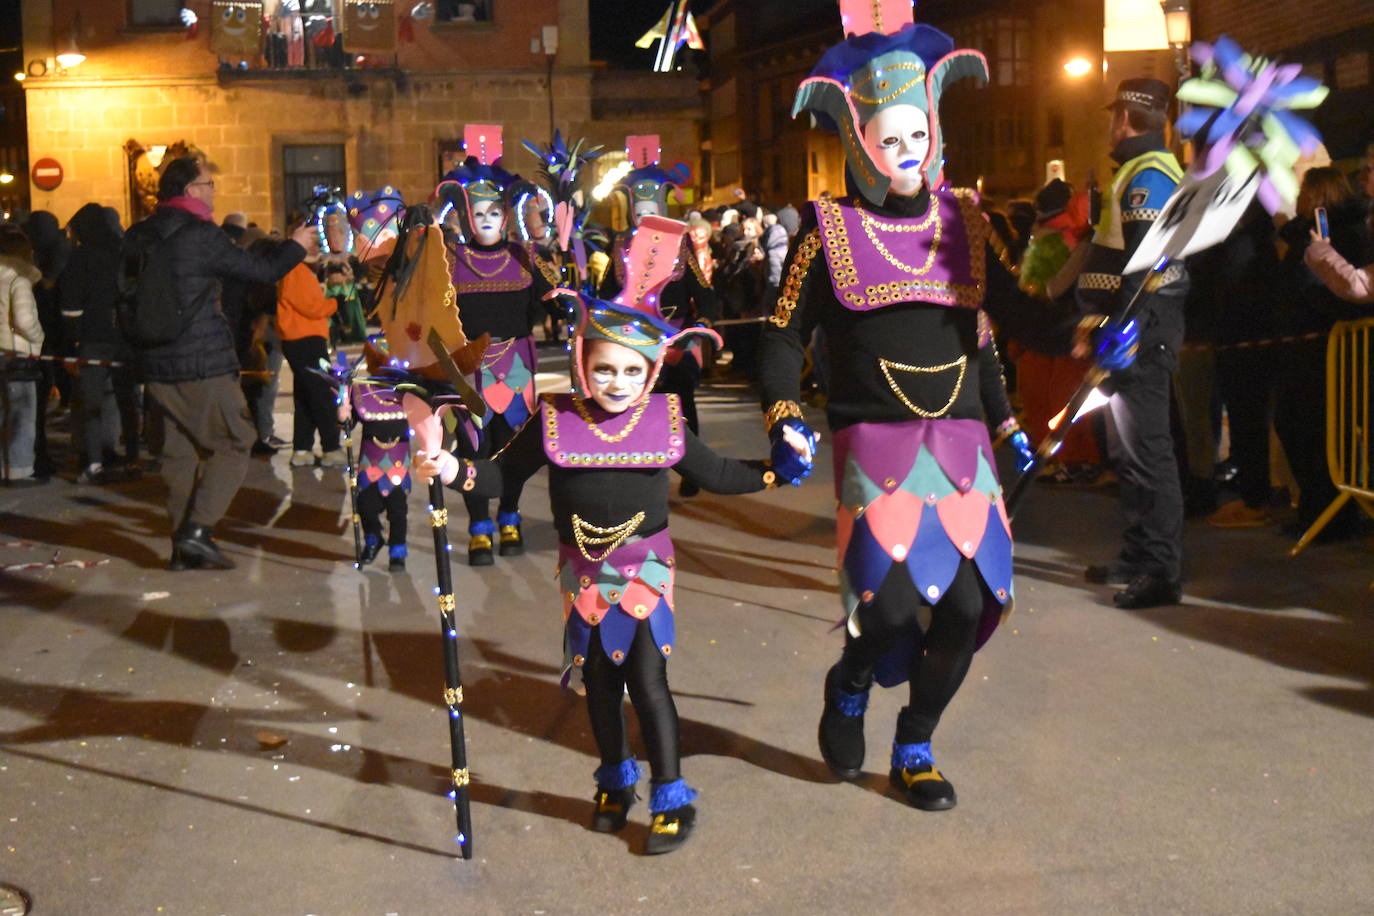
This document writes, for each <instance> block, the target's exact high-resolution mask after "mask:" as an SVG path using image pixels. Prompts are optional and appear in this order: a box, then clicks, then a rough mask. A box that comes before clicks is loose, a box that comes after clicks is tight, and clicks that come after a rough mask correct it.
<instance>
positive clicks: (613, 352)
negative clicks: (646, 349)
mask: <svg viewBox="0 0 1374 916" xmlns="http://www.w3.org/2000/svg"><path fill="white" fill-rule="evenodd" d="M583 359H584V360H585V361H586V366H587V387H588V388H589V389H590V390H589V391H588V394H589V395H590V397H591V399H592V400H593V401H595V402H596V404H597V406H598V407H600V408H601V409H602V410H604V411H606V412H607V413H623V412H624V411H626V410H628V409H629V408H630V406H631V405H633V404H634V403H635V402H637V401H638V400H639V398H640V396H641V395H643V394H644V386H645V385H646V384H647V383H648V381H649V361H648V360H647V359H645V358H644V357H643V356H641V355H640V354H638V353H636V352H635V351H634V350H631V349H630V348H629V347H624V346H621V345H620V344H618V343H613V342H611V341H609V340H594V341H591V342H590V343H589V344H588V345H587V350H586V352H585V353H584V354H583Z"/></svg>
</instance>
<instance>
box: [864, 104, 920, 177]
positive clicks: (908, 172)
mask: <svg viewBox="0 0 1374 916" xmlns="http://www.w3.org/2000/svg"><path fill="white" fill-rule="evenodd" d="M863 133H864V148H865V149H867V150H868V155H869V156H871V157H872V158H873V164H874V165H876V166H877V167H878V171H880V172H882V173H883V174H884V175H886V176H887V177H888V178H890V179H892V184H891V186H890V188H889V190H890V191H891V192H892V193H893V194H902V195H905V196H908V197H909V196H911V195H913V194H915V193H916V192H917V191H919V190H921V185H923V184H925V174H924V173H923V172H922V170H921V166H923V165H924V164H925V161H926V154H927V153H929V152H930V119H929V118H927V117H926V113H925V112H924V111H922V110H921V109H919V108H917V107H916V106H915V105H890V106H888V107H887V108H884V109H882V110H881V111H879V112H878V113H877V114H875V115H874V116H873V117H872V119H871V120H869V122H868V123H867V124H865V125H864V128H863Z"/></svg>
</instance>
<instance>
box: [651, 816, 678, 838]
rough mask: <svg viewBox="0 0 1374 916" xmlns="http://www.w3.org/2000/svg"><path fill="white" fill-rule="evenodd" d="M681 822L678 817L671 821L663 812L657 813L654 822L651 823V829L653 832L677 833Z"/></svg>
mask: <svg viewBox="0 0 1374 916" xmlns="http://www.w3.org/2000/svg"><path fill="white" fill-rule="evenodd" d="M679 824H680V822H679V821H678V819H677V818H673V819H672V820H671V821H669V820H666V819H665V818H664V816H663V815H662V814H655V815H654V822H653V824H651V825H650V827H649V830H650V832H652V833H667V834H673V835H676V834H677V829H678V826H679Z"/></svg>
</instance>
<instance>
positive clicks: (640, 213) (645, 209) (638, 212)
mask: <svg viewBox="0 0 1374 916" xmlns="http://www.w3.org/2000/svg"><path fill="white" fill-rule="evenodd" d="M634 212H635V225H636V226H638V225H639V221H640V220H641V219H643V218H644V217H646V216H658V202H657V201H653V200H637V201H635V211H634Z"/></svg>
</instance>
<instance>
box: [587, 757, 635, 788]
mask: <svg viewBox="0 0 1374 916" xmlns="http://www.w3.org/2000/svg"><path fill="white" fill-rule="evenodd" d="M637 782H639V764H638V763H636V762H635V759H634V758H633V757H626V758H625V759H624V760H622V761H620V763H618V764H615V765H614V766H599V767H597V768H596V787H597V788H598V789H605V790H607V791H612V792H613V791H615V790H616V789H624V788H627V787H628V786H632V785H634V784H635V783H637Z"/></svg>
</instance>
